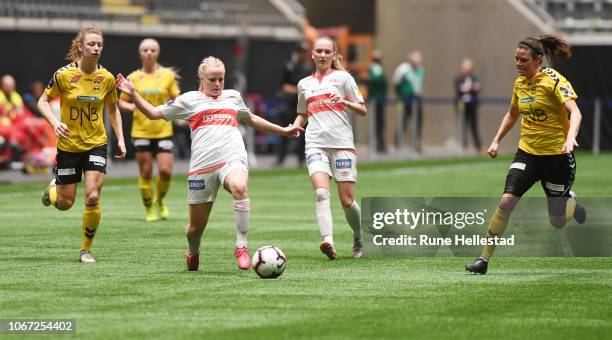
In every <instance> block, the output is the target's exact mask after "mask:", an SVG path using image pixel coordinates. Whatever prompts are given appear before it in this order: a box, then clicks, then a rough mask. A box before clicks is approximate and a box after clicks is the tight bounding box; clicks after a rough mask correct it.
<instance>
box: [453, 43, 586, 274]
mask: <svg viewBox="0 0 612 340" xmlns="http://www.w3.org/2000/svg"><path fill="white" fill-rule="evenodd" d="M544 56H546V57H548V59H549V61H552V60H553V59H554V58H562V59H568V58H569V57H570V56H571V48H570V46H569V44H568V43H567V42H566V41H564V40H563V39H561V38H559V37H557V36H554V35H545V36H541V37H540V38H537V39H536V38H531V37H530V38H525V39H523V40H521V41H520V42H519V43H518V47H517V48H516V50H515V51H514V58H515V60H516V61H515V66H516V69H517V71H518V74H519V76H518V78H517V79H516V81H515V83H514V89H513V91H512V101H511V104H510V109H509V111H508V112H507V113H506V115H505V116H504V118H503V120H502V122H501V125H500V127H499V130H498V132H497V134H496V135H495V137H494V138H493V142H492V143H491V146H490V147H489V149H488V151H487V152H488V154H489V155H490V156H491V157H492V158H495V157H496V156H497V150H498V148H499V143H500V142H501V140H502V138H504V136H505V135H506V134H507V133H508V131H510V129H511V128H512V127H513V126H514V124H515V123H516V121H517V120H518V119H519V114H520V118H521V139H520V141H519V145H518V151H517V152H516V154H515V156H514V160H513V161H512V164H511V165H510V170H509V171H508V174H507V176H506V184H505V187H504V194H503V195H502V197H501V199H500V201H499V204H498V207H497V209H496V210H495V213H494V214H493V216H492V217H491V221H490V222H489V229H488V231H487V235H486V236H487V238H491V237H494V236H500V235H501V234H502V233H503V232H504V231H505V230H506V227H507V226H508V221H509V219H510V214H511V213H512V210H513V209H514V207H515V206H516V204H517V203H518V202H519V200H520V198H521V197H522V196H523V194H524V193H525V192H527V190H529V188H531V187H532V186H533V185H534V184H535V183H536V182H537V181H540V183H541V185H542V188H543V189H544V192H545V193H546V197H548V215H549V220H550V224H551V225H552V226H553V227H555V228H563V227H564V226H565V225H566V224H567V222H569V221H570V220H571V219H572V218H574V219H575V220H576V222H578V223H581V224H582V223H584V221H585V220H586V211H585V209H584V207H583V206H582V205H580V204H579V203H578V202H577V201H576V199H575V195H574V193H573V192H572V191H571V189H572V184H573V183H574V178H575V175H576V160H575V159H574V148H575V147H577V146H578V143H577V142H576V135H577V134H578V130H579V128H580V121H581V120H582V114H581V113H580V110H579V109H578V106H577V105H576V98H577V97H578V96H577V95H576V93H575V92H574V89H573V88H572V86H571V84H570V83H569V82H568V81H567V80H566V79H565V78H564V77H563V76H562V75H561V74H559V72H557V71H556V70H554V69H552V68H550V67H542V66H541V64H542V60H543V58H544ZM494 250H495V245H486V246H485V247H484V250H483V251H482V255H481V257H479V258H478V259H476V260H475V261H474V262H473V263H471V264H469V265H466V266H465V269H466V270H467V271H469V272H472V273H477V274H485V273H486V272H487V268H488V264H489V260H490V258H491V256H492V255H493V251H494Z"/></svg>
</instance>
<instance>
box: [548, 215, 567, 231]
mask: <svg viewBox="0 0 612 340" xmlns="http://www.w3.org/2000/svg"><path fill="white" fill-rule="evenodd" d="M549 221H550V225H552V226H553V227H555V228H556V229H561V228H563V227H565V224H566V219H565V216H549Z"/></svg>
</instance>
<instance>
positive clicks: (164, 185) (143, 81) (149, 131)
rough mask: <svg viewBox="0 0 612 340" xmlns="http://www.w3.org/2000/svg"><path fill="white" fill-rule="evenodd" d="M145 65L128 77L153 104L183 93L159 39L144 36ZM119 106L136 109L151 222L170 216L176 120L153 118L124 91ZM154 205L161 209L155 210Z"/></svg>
mask: <svg viewBox="0 0 612 340" xmlns="http://www.w3.org/2000/svg"><path fill="white" fill-rule="evenodd" d="M138 52H139V54H140V60H141V61H142V67H141V68H140V69H138V70H136V71H134V72H132V73H131V74H130V75H128V78H129V79H130V80H131V81H132V82H133V83H134V85H135V86H136V91H138V93H139V94H140V96H141V97H142V98H143V99H144V100H146V101H147V102H149V103H150V104H151V105H153V106H158V105H162V104H164V103H165V102H167V101H168V100H170V99H173V98H176V97H177V96H178V95H179V94H180V90H179V87H178V85H177V81H176V78H177V77H176V73H175V72H174V70H172V69H171V68H166V67H162V66H160V65H159V64H158V63H157V59H158V58H159V52H160V47H159V43H158V42H157V40H155V39H151V38H147V39H144V40H143V41H142V42H141V43H140V46H139V48H138ZM119 108H121V109H122V110H124V111H132V112H134V116H133V121H132V138H133V141H134V147H135V148H136V159H137V160H138V170H139V174H140V177H139V178H138V187H139V188H140V195H141V197H142V202H143V204H144V206H145V210H146V213H147V215H146V217H145V220H146V221H147V222H152V221H156V220H158V219H159V218H162V219H167V218H168V216H169V214H170V213H169V211H168V208H167V207H166V205H164V203H163V202H162V199H163V198H164V196H166V193H167V192H168V188H169V187H170V180H171V177H172V162H173V161H174V154H173V153H172V148H173V142H172V133H173V131H172V122H169V121H165V120H150V119H148V118H147V117H146V116H145V115H144V114H143V113H142V112H140V111H139V110H138V108H136V106H135V105H134V103H131V102H129V96H128V95H127V94H125V93H122V94H121V97H120V99H119ZM153 158H156V159H157V168H158V170H159V175H158V176H157V180H156V181H155V187H156V190H155V191H156V195H155V197H153V183H152V178H153ZM153 207H155V208H156V209H155V210H157V214H156V213H155V211H154V209H153Z"/></svg>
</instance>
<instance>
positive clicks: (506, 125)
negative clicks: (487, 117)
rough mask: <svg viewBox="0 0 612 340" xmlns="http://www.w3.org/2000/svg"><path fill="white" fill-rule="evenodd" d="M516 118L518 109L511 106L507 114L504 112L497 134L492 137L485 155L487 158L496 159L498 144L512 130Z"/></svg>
mask: <svg viewBox="0 0 612 340" xmlns="http://www.w3.org/2000/svg"><path fill="white" fill-rule="evenodd" d="M518 117H519V111H518V107H517V106H512V105H511V106H510V109H509V110H508V112H506V115H505V116H504V119H502V122H501V124H500V125H499V129H498V130H497V134H496V135H495V137H493V141H492V142H491V146H489V149H488V150H487V153H488V154H489V156H491V158H495V157H497V150H498V149H499V142H501V140H502V139H504V137H505V136H506V134H507V133H508V131H510V129H512V127H513V126H514V124H515V123H516V121H517V120H518Z"/></svg>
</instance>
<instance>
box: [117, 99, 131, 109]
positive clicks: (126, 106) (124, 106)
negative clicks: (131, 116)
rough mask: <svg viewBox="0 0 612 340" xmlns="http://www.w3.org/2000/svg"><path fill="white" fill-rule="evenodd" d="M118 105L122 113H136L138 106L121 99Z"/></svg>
mask: <svg viewBox="0 0 612 340" xmlns="http://www.w3.org/2000/svg"><path fill="white" fill-rule="evenodd" d="M117 105H118V106H119V109H121V111H131V112H134V110H136V105H134V103H131V102H128V101H127V100H123V99H119V102H117Z"/></svg>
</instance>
